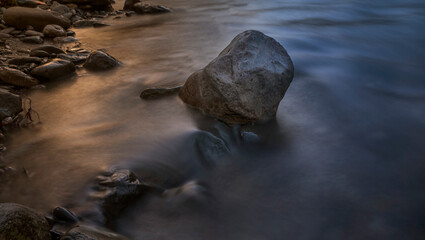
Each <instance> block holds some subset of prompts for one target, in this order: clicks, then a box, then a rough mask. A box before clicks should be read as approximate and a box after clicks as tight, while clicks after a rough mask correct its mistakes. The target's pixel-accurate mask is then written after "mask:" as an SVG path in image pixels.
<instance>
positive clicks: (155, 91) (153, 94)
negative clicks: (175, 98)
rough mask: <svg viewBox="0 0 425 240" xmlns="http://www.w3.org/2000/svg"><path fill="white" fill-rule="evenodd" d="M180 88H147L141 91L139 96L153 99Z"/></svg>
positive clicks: (172, 92) (177, 90) (175, 91)
mask: <svg viewBox="0 0 425 240" xmlns="http://www.w3.org/2000/svg"><path fill="white" fill-rule="evenodd" d="M180 89H181V86H178V87H173V88H148V89H145V90H143V91H142V93H141V94H140V97H141V98H142V99H155V98H159V97H163V96H168V95H171V94H174V93H177V92H179V91H180Z"/></svg>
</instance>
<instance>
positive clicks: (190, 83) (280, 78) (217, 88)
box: [179, 31, 294, 124]
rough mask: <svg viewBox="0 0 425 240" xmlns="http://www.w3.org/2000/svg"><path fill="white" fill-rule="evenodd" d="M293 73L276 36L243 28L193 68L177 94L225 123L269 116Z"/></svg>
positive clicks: (263, 118)
mask: <svg viewBox="0 0 425 240" xmlns="http://www.w3.org/2000/svg"><path fill="white" fill-rule="evenodd" d="M293 76H294V66H293V64H292V61H291V58H290V57H289V55H288V53H287V52H286V50H285V49H284V48H283V47H282V46H281V45H280V44H279V43H278V42H277V41H276V40H274V39H272V38H270V37H268V36H266V35H264V34H263V33H261V32H258V31H246V32H243V33H241V34H239V35H237V36H236V37H235V38H234V39H233V41H232V42H231V43H230V44H229V45H228V46H227V47H226V48H225V49H224V50H223V51H222V52H221V53H220V54H219V55H218V57H217V58H215V59H214V60H213V61H212V62H210V63H209V64H208V65H207V66H206V67H205V68H204V69H202V70H199V71H197V72H195V73H193V74H192V75H191V76H190V77H189V78H188V79H187V81H186V83H185V84H184V86H183V87H182V89H181V90H180V93H179V96H180V98H181V99H182V100H183V101H184V102H185V103H187V104H189V105H191V106H193V107H195V108H199V109H200V110H202V111H203V112H204V113H205V114H207V115H210V116H213V117H216V118H218V119H220V120H222V121H225V122H227V123H231V124H233V123H248V122H258V121H267V120H270V119H273V118H274V117H275V115H276V111H277V108H278V106H279V103H280V101H281V100H282V98H283V96H284V95H285V92H286V90H287V89H288V87H289V84H290V83H291V81H292V78H293Z"/></svg>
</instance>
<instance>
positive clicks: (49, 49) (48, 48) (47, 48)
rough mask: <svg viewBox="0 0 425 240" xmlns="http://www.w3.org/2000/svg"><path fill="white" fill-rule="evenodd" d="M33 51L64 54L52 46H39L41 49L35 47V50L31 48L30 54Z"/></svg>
mask: <svg viewBox="0 0 425 240" xmlns="http://www.w3.org/2000/svg"><path fill="white" fill-rule="evenodd" d="M34 51H44V52H47V53H49V54H61V53H65V52H64V51H63V50H62V49H61V48H58V47H55V46H52V45H46V46H41V47H37V48H33V49H32V50H31V52H30V54H31V53H32V52H34Z"/></svg>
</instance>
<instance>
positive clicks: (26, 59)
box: [7, 57, 42, 66]
mask: <svg viewBox="0 0 425 240" xmlns="http://www.w3.org/2000/svg"><path fill="white" fill-rule="evenodd" d="M41 61H42V59H41V58H38V57H16V58H12V59H10V60H9V61H7V63H8V64H12V65H16V66H21V65H25V64H28V63H36V64H40V63H41Z"/></svg>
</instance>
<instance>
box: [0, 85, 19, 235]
mask: <svg viewBox="0 0 425 240" xmlns="http://www.w3.org/2000/svg"><path fill="white" fill-rule="evenodd" d="M21 111H22V102H21V97H20V96H18V95H16V94H13V93H10V92H8V91H6V90H3V89H0V121H1V120H2V119H4V118H6V117H11V116H14V115H16V114H18V113H20V112H21ZM0 239H1V238H0Z"/></svg>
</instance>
